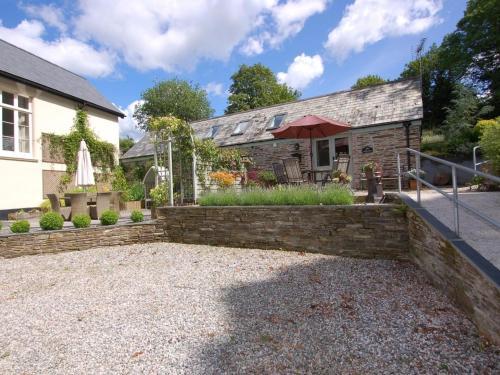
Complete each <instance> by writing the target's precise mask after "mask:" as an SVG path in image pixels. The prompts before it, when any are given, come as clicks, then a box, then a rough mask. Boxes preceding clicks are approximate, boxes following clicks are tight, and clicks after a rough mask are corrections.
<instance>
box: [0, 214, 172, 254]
mask: <svg viewBox="0 0 500 375" xmlns="http://www.w3.org/2000/svg"><path fill="white" fill-rule="evenodd" d="M162 240H163V231H162V230H161V228H159V227H158V226H157V225H156V224H155V223H154V222H147V223H140V224H139V223H137V224H120V225H112V226H96V227H90V228H84V229H63V230H57V231H41V232H33V233H24V234H9V235H2V236H0V258H14V257H18V256H23V255H35V254H45V253H59V252H64V251H80V250H87V249H90V248H94V247H102V246H116V245H130V244H136V243H147V242H158V241H162Z"/></svg>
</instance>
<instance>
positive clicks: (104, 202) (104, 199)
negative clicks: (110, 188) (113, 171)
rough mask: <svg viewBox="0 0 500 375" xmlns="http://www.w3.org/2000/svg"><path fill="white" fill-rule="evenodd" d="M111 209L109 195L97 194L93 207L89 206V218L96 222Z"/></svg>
mask: <svg viewBox="0 0 500 375" xmlns="http://www.w3.org/2000/svg"><path fill="white" fill-rule="evenodd" d="M110 207H111V193H97V198H96V204H95V206H90V217H91V218H92V219H93V220H97V219H99V218H100V217H101V215H102V213H103V212H104V211H107V210H109V209H110Z"/></svg>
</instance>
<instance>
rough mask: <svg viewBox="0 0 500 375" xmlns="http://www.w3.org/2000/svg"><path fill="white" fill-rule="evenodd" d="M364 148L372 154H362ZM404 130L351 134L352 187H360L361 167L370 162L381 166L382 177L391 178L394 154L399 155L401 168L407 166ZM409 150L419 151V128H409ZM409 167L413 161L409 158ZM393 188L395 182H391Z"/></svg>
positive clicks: (394, 169) (395, 170) (401, 128)
mask: <svg viewBox="0 0 500 375" xmlns="http://www.w3.org/2000/svg"><path fill="white" fill-rule="evenodd" d="M365 146H372V147H373V153H368V154H363V152H362V149H363V147H365ZM405 148H406V129H405V128H404V127H400V128H392V129H383V130H375V129H374V131H371V132H363V133H353V134H352V138H351V154H352V163H353V164H352V174H353V186H354V187H355V188H356V189H357V188H359V187H360V181H361V180H360V179H361V167H362V166H363V165H364V164H366V163H368V162H370V161H375V162H378V163H379V164H380V165H381V166H382V171H383V175H384V176H393V175H395V174H396V173H397V158H396V153H398V152H399V153H400V155H401V167H402V168H403V166H406V165H407V157H406V153H405V151H404V149H405ZM410 148H413V149H416V150H420V126H415V125H413V126H410ZM410 162H411V167H412V168H414V166H415V160H414V158H411V160H410ZM393 185H394V186H392V187H393V188H395V187H397V181H396V180H393Z"/></svg>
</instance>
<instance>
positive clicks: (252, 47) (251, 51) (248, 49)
mask: <svg viewBox="0 0 500 375" xmlns="http://www.w3.org/2000/svg"><path fill="white" fill-rule="evenodd" d="M240 51H241V53H243V54H244V55H247V56H253V55H260V54H261V53H262V52H264V46H263V42H262V41H261V40H258V39H257V38H254V37H250V38H248V40H247V41H246V42H245V44H243V45H242V46H241V48H240Z"/></svg>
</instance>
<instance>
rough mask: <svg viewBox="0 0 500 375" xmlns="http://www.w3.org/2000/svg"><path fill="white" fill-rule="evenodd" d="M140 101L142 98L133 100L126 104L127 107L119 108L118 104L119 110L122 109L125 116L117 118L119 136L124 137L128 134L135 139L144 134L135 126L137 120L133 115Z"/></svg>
mask: <svg viewBox="0 0 500 375" xmlns="http://www.w3.org/2000/svg"><path fill="white" fill-rule="evenodd" d="M142 103H143V101H142V100H134V101H133V102H132V103H130V104H129V105H128V106H127V108H121V107H120V106H118V108H119V109H120V111H122V112H123V113H124V114H125V116H126V117H124V118H120V119H119V120H118V126H119V127H120V138H125V137H127V136H128V137H130V138H132V139H134V140H136V141H137V140H139V139H141V138H142V136H143V135H144V132H143V131H141V130H139V128H137V121H135V119H134V117H133V115H134V112H135V108H136V107H137V106H138V105H140V104H142Z"/></svg>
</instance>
